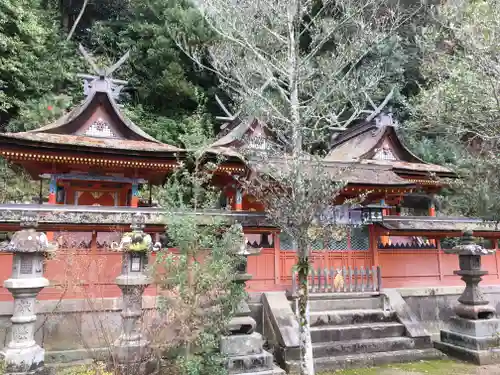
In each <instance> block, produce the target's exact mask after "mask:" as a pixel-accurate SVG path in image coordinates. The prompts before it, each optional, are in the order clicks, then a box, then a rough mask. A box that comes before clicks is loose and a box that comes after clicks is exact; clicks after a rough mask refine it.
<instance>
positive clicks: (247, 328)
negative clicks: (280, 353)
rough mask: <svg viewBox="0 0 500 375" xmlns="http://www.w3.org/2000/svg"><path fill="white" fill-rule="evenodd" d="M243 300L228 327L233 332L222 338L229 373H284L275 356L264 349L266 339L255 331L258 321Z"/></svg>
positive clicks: (274, 374)
mask: <svg viewBox="0 0 500 375" xmlns="http://www.w3.org/2000/svg"><path fill="white" fill-rule="evenodd" d="M249 314H250V309H249V307H248V304H247V303H246V302H245V301H243V302H242V303H241V304H240V306H239V309H238V313H237V315H236V316H235V317H234V318H233V319H231V321H230V322H229V324H228V326H227V329H228V330H229V331H231V332H232V334H231V335H229V336H224V337H222V339H221V343H220V351H221V353H222V354H223V355H224V356H226V368H227V370H228V372H229V374H247V373H248V374H254V373H258V374H259V375H284V374H285V371H284V370H282V369H281V368H279V367H278V366H276V365H275V364H274V357H273V355H272V354H271V353H269V352H267V351H265V350H264V349H263V345H264V339H263V338H262V335H261V334H260V333H258V332H254V331H255V327H256V325H257V323H256V322H255V319H253V318H252V317H251V316H249Z"/></svg>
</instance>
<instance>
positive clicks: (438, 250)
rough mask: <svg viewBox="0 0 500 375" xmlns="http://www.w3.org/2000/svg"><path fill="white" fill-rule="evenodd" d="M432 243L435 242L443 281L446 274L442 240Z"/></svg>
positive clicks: (440, 276)
mask: <svg viewBox="0 0 500 375" xmlns="http://www.w3.org/2000/svg"><path fill="white" fill-rule="evenodd" d="M432 241H434V244H436V249H437V254H438V270H439V280H440V281H442V280H443V279H444V272H443V254H442V251H441V239H436V240H432Z"/></svg>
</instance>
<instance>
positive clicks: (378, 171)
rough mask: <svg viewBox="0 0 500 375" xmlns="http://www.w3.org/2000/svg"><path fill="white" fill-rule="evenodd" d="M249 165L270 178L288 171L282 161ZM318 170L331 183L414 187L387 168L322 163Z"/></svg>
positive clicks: (310, 169)
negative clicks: (276, 173)
mask: <svg viewBox="0 0 500 375" xmlns="http://www.w3.org/2000/svg"><path fill="white" fill-rule="evenodd" d="M312 163H313V162H312V161H311V166H310V168H309V173H315V170H314V167H313V166H312ZM249 164H250V165H251V166H252V168H253V169H255V170H257V171H260V172H262V173H268V174H270V175H271V176H272V174H273V173H275V172H276V171H277V170H278V169H279V173H283V172H286V171H287V169H288V164H287V163H286V160H283V159H275V160H272V161H271V160H266V161H265V162H262V163H255V162H251V161H250V162H249ZM270 165H273V166H274V168H275V169H274V170H273V169H271V168H270ZM307 165H308V164H307V163H306V162H305V163H304V167H305V168H307ZM319 168H320V170H322V171H324V173H328V174H329V175H330V176H331V178H332V181H336V180H337V181H345V182H346V183H348V184H350V185H368V186H370V185H374V186H395V187H405V188H406V187H408V188H410V187H412V186H414V184H413V183H411V182H410V181H408V180H407V179H404V178H402V177H400V176H398V175H397V174H396V173H395V172H393V171H392V170H391V168H390V167H387V166H380V165H365V164H362V163H341V162H329V161H326V162H325V161H323V162H321V164H320V165H319Z"/></svg>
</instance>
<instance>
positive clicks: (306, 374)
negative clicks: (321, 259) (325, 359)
mask: <svg viewBox="0 0 500 375" xmlns="http://www.w3.org/2000/svg"><path fill="white" fill-rule="evenodd" d="M307 254H308V251H307V248H305V249H304V248H299V263H298V275H299V291H298V294H299V296H298V297H299V298H298V300H299V301H298V305H299V340H300V375H314V359H313V351H312V342H311V329H310V324H309V283H308V276H309V258H308V256H307Z"/></svg>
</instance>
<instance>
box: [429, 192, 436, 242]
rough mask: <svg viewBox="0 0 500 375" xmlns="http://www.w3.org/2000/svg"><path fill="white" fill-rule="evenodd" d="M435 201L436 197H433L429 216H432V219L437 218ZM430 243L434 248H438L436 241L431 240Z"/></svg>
mask: <svg viewBox="0 0 500 375" xmlns="http://www.w3.org/2000/svg"><path fill="white" fill-rule="evenodd" d="M433 199H434V196H432V195H431V201H430V203H429V216H431V217H434V216H436V206H435V205H434V200H433ZM429 242H430V243H431V244H433V245H434V246H436V240H434V239H431V240H430V241H429Z"/></svg>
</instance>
